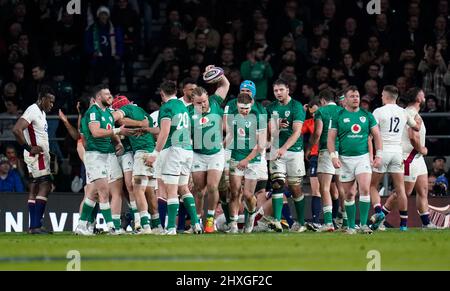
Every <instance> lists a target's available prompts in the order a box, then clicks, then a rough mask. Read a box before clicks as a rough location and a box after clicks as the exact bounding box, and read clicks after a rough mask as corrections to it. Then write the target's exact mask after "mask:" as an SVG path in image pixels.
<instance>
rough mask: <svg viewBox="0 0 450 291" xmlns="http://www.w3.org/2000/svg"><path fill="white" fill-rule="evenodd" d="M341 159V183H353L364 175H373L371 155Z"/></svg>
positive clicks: (342, 157) (341, 157)
mask: <svg viewBox="0 0 450 291" xmlns="http://www.w3.org/2000/svg"><path fill="white" fill-rule="evenodd" d="M339 159H340V160H341V165H342V166H341V171H340V177H339V178H340V180H341V182H351V181H353V180H355V178H356V176H357V175H359V174H362V173H369V174H372V167H371V166H370V157H369V154H365V155H361V156H355V157H344V156H340V157H339Z"/></svg>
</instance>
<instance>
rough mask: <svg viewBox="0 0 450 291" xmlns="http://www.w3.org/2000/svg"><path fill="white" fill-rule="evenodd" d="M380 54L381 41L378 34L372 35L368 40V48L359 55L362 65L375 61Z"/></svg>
mask: <svg viewBox="0 0 450 291" xmlns="http://www.w3.org/2000/svg"><path fill="white" fill-rule="evenodd" d="M379 54H380V41H379V39H378V37H377V36H375V35H372V36H370V37H369V40H368V41H367V50H365V51H364V52H362V53H361V55H360V56H359V63H360V64H361V66H366V65H369V64H370V63H372V62H373V61H375V59H376V58H377V57H378V56H379Z"/></svg>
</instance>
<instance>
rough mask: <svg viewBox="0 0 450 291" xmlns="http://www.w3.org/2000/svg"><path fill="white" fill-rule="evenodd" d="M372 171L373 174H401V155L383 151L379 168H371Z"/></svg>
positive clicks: (402, 170)
mask: <svg viewBox="0 0 450 291" xmlns="http://www.w3.org/2000/svg"><path fill="white" fill-rule="evenodd" d="M372 171H374V172H375V173H403V172H404V169H403V157H402V154H401V153H394V152H384V151H383V154H382V156H381V166H380V168H372Z"/></svg>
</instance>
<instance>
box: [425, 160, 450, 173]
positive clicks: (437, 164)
mask: <svg viewBox="0 0 450 291" xmlns="http://www.w3.org/2000/svg"><path fill="white" fill-rule="evenodd" d="M446 162H447V159H446V158H445V157H444V156H436V157H434V159H433V164H432V165H431V169H429V170H428V172H429V173H431V174H433V175H434V176H436V177H439V176H440V175H442V174H445V173H446V169H445V163H446Z"/></svg>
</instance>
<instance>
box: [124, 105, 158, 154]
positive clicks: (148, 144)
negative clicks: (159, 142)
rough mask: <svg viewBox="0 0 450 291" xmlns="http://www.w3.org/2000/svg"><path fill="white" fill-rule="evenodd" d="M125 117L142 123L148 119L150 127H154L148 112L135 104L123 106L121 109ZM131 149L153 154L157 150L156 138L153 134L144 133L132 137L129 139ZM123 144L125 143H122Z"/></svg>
mask: <svg viewBox="0 0 450 291" xmlns="http://www.w3.org/2000/svg"><path fill="white" fill-rule="evenodd" d="M119 110H120V111H122V113H123V114H124V116H125V117H128V118H130V119H133V120H137V121H142V120H144V119H148V123H149V126H150V127H152V125H153V119H152V118H151V117H150V115H148V114H147V112H145V111H144V109H142V108H141V107H139V106H137V105H134V104H128V105H125V106H122V107H121V108H120V109H119ZM128 140H129V142H130V144H131V148H132V150H133V152H136V151H147V152H149V153H151V152H153V150H154V149H155V144H156V142H155V138H154V137H153V135H152V134H151V133H144V134H143V135H141V136H130V137H129V138H128ZM122 143H123V142H122Z"/></svg>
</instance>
